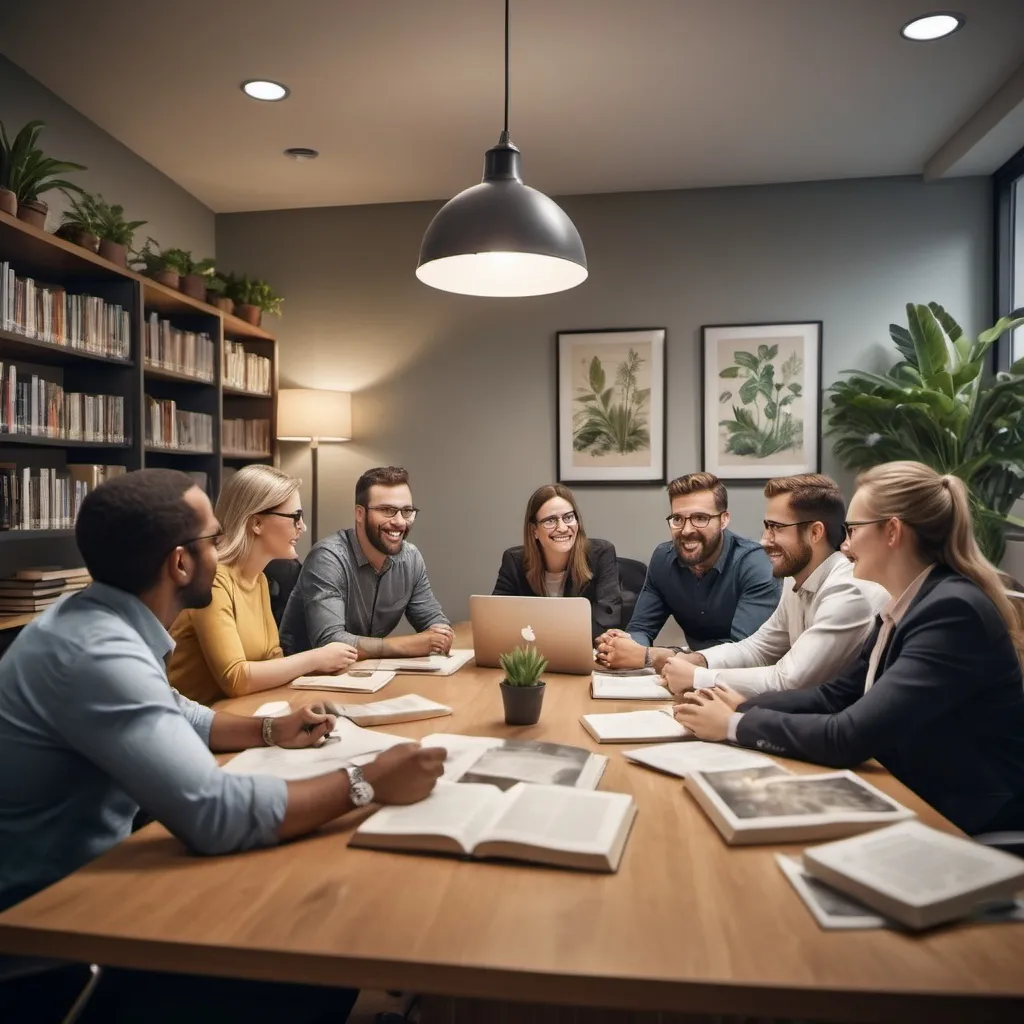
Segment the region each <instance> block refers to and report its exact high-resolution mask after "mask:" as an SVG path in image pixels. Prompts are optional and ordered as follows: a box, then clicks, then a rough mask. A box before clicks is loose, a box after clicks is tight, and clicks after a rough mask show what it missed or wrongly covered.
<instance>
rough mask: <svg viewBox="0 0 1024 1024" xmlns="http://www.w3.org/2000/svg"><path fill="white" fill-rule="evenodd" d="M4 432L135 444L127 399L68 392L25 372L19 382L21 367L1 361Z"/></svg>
mask: <svg viewBox="0 0 1024 1024" xmlns="http://www.w3.org/2000/svg"><path fill="white" fill-rule="evenodd" d="M53 372H54V374H56V373H59V371H56V370H55V371H53ZM0 433H5V434H28V435H30V436H34V437H49V438H56V439H60V440H67V441H97V442H103V443H109V444H123V443H125V442H126V441H128V440H129V434H128V431H127V430H126V428H125V415H124V396H123V395H88V394H83V393H81V392H77V391H65V390H64V388H63V386H62V385H61V384H60V383H59V382H57V381H53V380H47V379H46V378H45V377H43V376H41V375H40V374H39V373H29V372H26V371H25V370H24V369H23V370H22V372H21V374H20V379H19V373H18V367H17V366H16V365H15V364H13V363H8V364H6V365H5V364H4V363H2V362H0Z"/></svg>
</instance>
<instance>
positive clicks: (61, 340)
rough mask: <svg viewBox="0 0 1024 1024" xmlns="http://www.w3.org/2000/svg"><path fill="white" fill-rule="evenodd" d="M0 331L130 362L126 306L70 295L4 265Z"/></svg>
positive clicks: (0, 284)
mask: <svg viewBox="0 0 1024 1024" xmlns="http://www.w3.org/2000/svg"><path fill="white" fill-rule="evenodd" d="M0 329H3V330H5V331H13V332H14V333H16V334H23V335H24V336H25V337H26V338H31V339H33V340H35V341H45V342H47V343H48V344H51V345H66V346H67V347H68V348H73V349H79V350H82V351H85V352H92V353H93V354H95V355H101V356H108V357H110V358H113V359H127V358H128V353H129V344H130V338H131V317H130V316H129V314H128V310H126V309H125V308H124V307H123V306H119V305H117V304H116V303H108V302H104V301H103V299H101V298H99V297H98V296H96V295H72V294H70V293H68V292H66V291H65V290H64V289H63V288H61V287H59V286H55V285H47V284H42V283H40V282H37V281H35V280H33V279H32V278H31V277H18V275H17V274H15V272H14V268H13V267H12V266H11V265H10V263H7V262H0Z"/></svg>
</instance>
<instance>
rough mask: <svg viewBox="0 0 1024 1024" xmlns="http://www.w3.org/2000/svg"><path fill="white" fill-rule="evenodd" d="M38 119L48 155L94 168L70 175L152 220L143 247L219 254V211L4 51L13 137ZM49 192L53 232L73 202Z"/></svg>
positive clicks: (1, 84)
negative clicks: (150, 240)
mask: <svg viewBox="0 0 1024 1024" xmlns="http://www.w3.org/2000/svg"><path fill="white" fill-rule="evenodd" d="M0 20H2V19H0ZM43 30H44V31H45V28H44V29H43ZM2 45H3V40H2V38H0V46H2ZM102 63H103V58H102V56H99V57H98V58H97V61H96V73H97V74H102ZM129 99H130V98H129ZM126 101H128V100H127V99H126ZM34 120H42V121H45V122H46V127H45V128H44V129H43V130H42V133H41V134H40V136H39V144H40V146H41V147H42V149H43V150H44V152H45V153H46V154H47V155H48V156H53V157H56V158H57V159H58V160H70V161H72V162H74V163H79V164H85V166H86V167H87V168H88V170H86V171H82V172H80V173H77V174H74V175H70V174H69V175H68V178H69V180H71V179H73V180H75V181H77V182H79V183H80V184H81V185H82V187H83V188H85V189H88V190H89V191H90V192H100V193H102V195H103V197H104V198H105V199H106V200H107V201H108V202H111V203H120V204H121V205H122V206H123V207H124V210H125V216H126V217H127V219H128V220H145V221H149V223H148V224H147V225H146V226H145V227H144V228H142V229H141V230H140V232H139V235H138V236H136V245H141V244H142V242H143V240H144V239H145V237H146V235H152V236H153V237H154V238H156V239H157V241H159V242H160V244H161V245H162V246H163V247H164V248H168V247H170V246H178V247H180V248H182V249H191V250H192V251H193V252H194V253H195V255H196V256H197V257H198V258H203V257H206V256H213V255H214V240H215V231H214V215H213V211H212V210H210V209H208V208H207V207H206V206H204V205H203V204H202V203H201V202H199V200H198V199H196V198H195V197H194V196H192V195H190V194H189V193H188V192H186V191H185V190H184V189H183V188H181V186H179V185H176V184H175V183H174V182H173V181H171V179H170V178H168V177H166V176H165V175H164V174H161V172H160V171H158V170H157V169H156V168H155V167H154V166H153V165H152V164H148V163H146V161H145V160H143V159H142V158H141V157H139V156H137V155H136V154H135V153H133V152H132V151H131V150H130V149H128V148H127V146H123V145H121V143H120V142H118V141H117V140H116V139H115V138H114V137H113V136H111V135H108V134H107V133H106V132H105V131H103V129H102V128H100V127H98V126H97V125H95V124H93V122H92V121H90V120H89V119H88V118H86V117H84V116H83V115H82V114H80V113H78V111H77V110H74V109H73V108H72V107H69V106H68V105H67V104H66V103H65V102H64V101H63V100H62V99H60V98H59V97H57V96H56V95H54V94H53V93H52V92H50V90H49V89H47V88H46V87H45V86H43V85H41V84H40V83H39V82H38V81H36V79H34V78H32V77H31V76H30V75H27V74H26V73H25V72H24V71H22V70H21V68H19V67H17V66H16V65H15V64H12V63H11V62H10V61H9V60H7V59H6V58H5V57H3V56H0V121H3V123H4V126H5V127H6V129H7V134H8V136H11V135H12V134H13V133H14V132H17V131H18V129H20V128H21V126H22V125H23V124H25V123H26V122H28V121H34ZM198 158H199V157H198V156H197V159H198ZM42 198H43V199H45V200H46V202H48V203H49V204H50V215H49V218H48V220H47V225H46V226H47V228H48V229H49V230H51V231H52V230H54V229H55V228H56V227H57V225H58V224H59V223H60V212H61V210H62V209H63V208H64V206H65V205H66V202H65V199H64V196H63V195H62V194H61V193H60V192H50V193H47V194H46V195H44V196H43V197H42Z"/></svg>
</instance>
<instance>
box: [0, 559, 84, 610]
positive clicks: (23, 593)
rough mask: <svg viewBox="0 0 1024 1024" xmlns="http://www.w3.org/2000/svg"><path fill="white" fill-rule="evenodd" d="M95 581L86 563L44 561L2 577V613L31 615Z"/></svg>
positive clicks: (0, 584) (0, 586)
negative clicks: (67, 564)
mask: <svg viewBox="0 0 1024 1024" xmlns="http://www.w3.org/2000/svg"><path fill="white" fill-rule="evenodd" d="M91 582H92V578H91V577H90V576H89V570H88V569H86V568H85V567H84V566H76V567H71V568H62V567H60V566H52V565H42V566H37V567H34V568H30V569H21V570H19V571H18V572H16V573H15V574H14V575H13V576H7V577H5V578H2V579H0V615H32V614H38V613H39V612H42V611H45V610H46V609H47V608H49V607H50V605H51V604H53V603H54V602H55V601H56V600H57V599H58V598H59V597H63V596H64V594H71V593H74V592H75V591H77V590H82V589H83V588H85V587H87V586H88V585H89V584H90V583H91Z"/></svg>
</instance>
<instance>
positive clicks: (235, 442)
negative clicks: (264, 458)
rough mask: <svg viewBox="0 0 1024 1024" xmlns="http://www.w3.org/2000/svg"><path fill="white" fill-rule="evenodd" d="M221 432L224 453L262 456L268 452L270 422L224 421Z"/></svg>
mask: <svg viewBox="0 0 1024 1024" xmlns="http://www.w3.org/2000/svg"><path fill="white" fill-rule="evenodd" d="M221 432H222V433H221V443H222V444H223V446H224V450H225V451H226V452H244V453H245V454H246V455H263V454H265V453H266V452H269V451H270V420H225V421H224V424H223V426H222V427H221Z"/></svg>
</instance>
